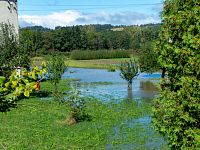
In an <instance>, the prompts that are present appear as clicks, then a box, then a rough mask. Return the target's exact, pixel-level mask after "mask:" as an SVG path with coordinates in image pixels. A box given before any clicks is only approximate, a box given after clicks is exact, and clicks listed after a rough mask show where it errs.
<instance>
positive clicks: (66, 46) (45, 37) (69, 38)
mask: <svg viewBox="0 0 200 150" xmlns="http://www.w3.org/2000/svg"><path fill="white" fill-rule="evenodd" d="M159 29H160V24H148V25H143V26H113V25H110V24H105V25H99V24H97V25H84V26H83V25H77V26H70V27H56V28H55V29H48V28H43V27H41V26H34V27H27V28H21V29H20V38H21V39H22V42H23V43H24V45H25V46H26V48H27V52H30V53H31V55H32V56H35V55H38V54H39V55H40V54H42V55H44V54H48V53H50V52H55V51H57V52H71V51H73V50H102V49H104V50H128V49H132V50H135V52H138V51H141V50H142V49H143V48H144V45H148V44H149V43H150V44H151V43H152V42H153V41H155V40H156V39H157V38H158V33H159Z"/></svg>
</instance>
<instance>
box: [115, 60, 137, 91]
mask: <svg viewBox="0 0 200 150" xmlns="http://www.w3.org/2000/svg"><path fill="white" fill-rule="evenodd" d="M119 69H120V76H121V77H122V79H124V80H126V81H127V82H128V88H129V89H131V88H132V82H133V78H134V77H136V76H137V75H138V73H139V67H138V64H137V63H136V61H135V60H129V61H125V62H121V64H120V66H119Z"/></svg>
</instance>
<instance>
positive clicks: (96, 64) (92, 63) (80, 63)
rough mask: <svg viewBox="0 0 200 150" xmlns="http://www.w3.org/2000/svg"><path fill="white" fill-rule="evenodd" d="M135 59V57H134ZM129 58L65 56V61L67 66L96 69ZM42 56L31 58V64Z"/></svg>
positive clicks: (35, 62)
mask: <svg viewBox="0 0 200 150" xmlns="http://www.w3.org/2000/svg"><path fill="white" fill-rule="evenodd" d="M134 58H135V59H137V57H134ZM129 59H130V58H118V59H95V60H70V59H67V58H66V61H65V63H66V64H67V65H68V66H69V67H76V68H96V69H109V68H110V66H113V65H117V64H120V63H121V61H125V60H129ZM43 60H44V59H43V57H35V58H33V59H32V64H36V65H39V66H40V65H41V64H42V61H43Z"/></svg>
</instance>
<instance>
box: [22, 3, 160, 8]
mask: <svg viewBox="0 0 200 150" xmlns="http://www.w3.org/2000/svg"><path fill="white" fill-rule="evenodd" d="M161 4H163V3H143V4H124V5H122V4H112V5H100V4H95V5H64V4H63V5H58V4H23V3H19V5H20V6H46V7H63V6H69V7H71V6H73V7H85V6H86V7H88V6H89V7H90V6H95V7H102V6H103V7H104V6H145V5H147V6H148V5H161Z"/></svg>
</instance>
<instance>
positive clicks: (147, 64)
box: [139, 42, 160, 73]
mask: <svg viewBox="0 0 200 150" xmlns="http://www.w3.org/2000/svg"><path fill="white" fill-rule="evenodd" d="M139 64H140V68H141V72H147V73H153V72H155V71H158V70H159V69H160V65H159V63H158V54H157V53H156V52H155V51H154V47H153V44H152V42H147V43H146V44H144V45H143V46H142V52H140V56H139Z"/></svg>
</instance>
